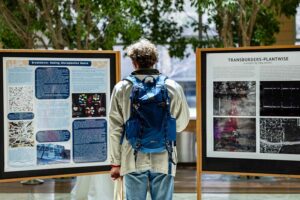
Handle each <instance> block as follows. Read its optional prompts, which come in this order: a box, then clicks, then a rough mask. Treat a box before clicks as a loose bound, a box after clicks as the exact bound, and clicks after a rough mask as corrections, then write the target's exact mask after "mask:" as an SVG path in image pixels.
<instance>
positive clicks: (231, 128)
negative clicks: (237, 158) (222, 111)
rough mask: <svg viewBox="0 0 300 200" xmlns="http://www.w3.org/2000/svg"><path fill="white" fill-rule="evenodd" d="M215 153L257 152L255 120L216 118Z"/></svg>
mask: <svg viewBox="0 0 300 200" xmlns="http://www.w3.org/2000/svg"><path fill="white" fill-rule="evenodd" d="M214 151H227V152H255V151H256V133H255V118H233V117H228V118H225V117H224V118H223V117H222V118H221V117H215V118H214Z"/></svg>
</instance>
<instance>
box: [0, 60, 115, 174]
mask: <svg viewBox="0 0 300 200" xmlns="http://www.w3.org/2000/svg"><path fill="white" fill-rule="evenodd" d="M110 76H111V75H110V60H109V59H107V58H102V59H94V58H93V59H92V58H80V59H79V58H78V59H77V58H72V59H71V58H36V57H35V58H30V57H28V58H26V57H18V58H17V57H4V58H3V77H4V79H3V83H4V84H3V94H4V130H5V132H4V152H5V155H4V157H5V163H4V172H14V171H26V170H39V169H53V168H72V167H86V166H104V165H109V161H108V148H109V144H108V127H107V126H108V116H107V115H108V110H107V109H108V103H109V102H110V88H111V86H110Z"/></svg>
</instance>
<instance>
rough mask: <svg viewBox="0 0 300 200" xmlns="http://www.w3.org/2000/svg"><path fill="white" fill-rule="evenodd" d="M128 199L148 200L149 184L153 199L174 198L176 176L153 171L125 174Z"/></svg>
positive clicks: (165, 199)
mask: <svg viewBox="0 0 300 200" xmlns="http://www.w3.org/2000/svg"><path fill="white" fill-rule="evenodd" d="M124 177H125V187H126V199H127V200H146V197H147V188H148V185H149V188H150V195H151V199H152V200H172V199H173V191H174V177H173V176H171V175H167V174H162V173H154V172H151V171H149V170H148V171H144V172H133V173H129V174H126V175H125V176H124Z"/></svg>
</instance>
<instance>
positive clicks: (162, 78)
mask: <svg viewBox="0 0 300 200" xmlns="http://www.w3.org/2000/svg"><path fill="white" fill-rule="evenodd" d="M167 79H168V77H167V76H165V75H159V76H158V77H157V78H156V84H158V85H165V81H166V80H167Z"/></svg>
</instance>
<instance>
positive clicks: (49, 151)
mask: <svg viewBox="0 0 300 200" xmlns="http://www.w3.org/2000/svg"><path fill="white" fill-rule="evenodd" d="M69 162H70V149H69V148H66V146H65V145H61V144H38V145H37V164H38V165H49V164H59V163H69Z"/></svg>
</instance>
